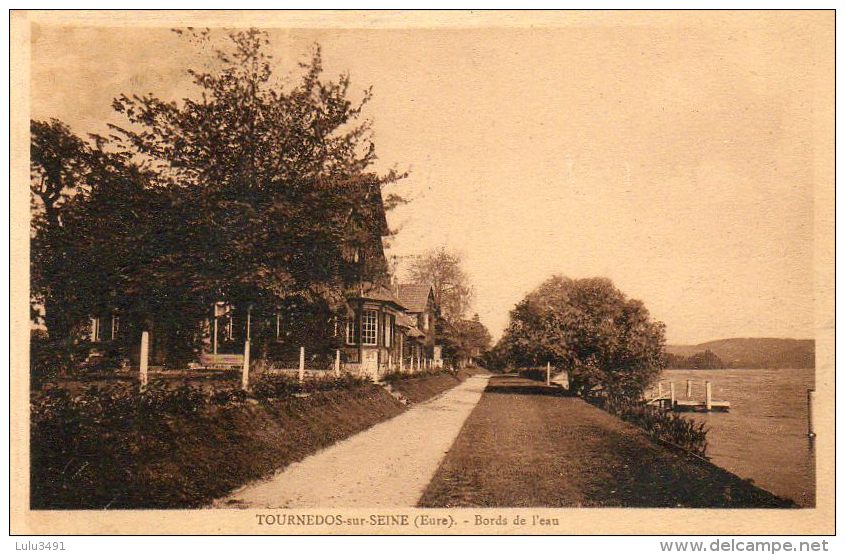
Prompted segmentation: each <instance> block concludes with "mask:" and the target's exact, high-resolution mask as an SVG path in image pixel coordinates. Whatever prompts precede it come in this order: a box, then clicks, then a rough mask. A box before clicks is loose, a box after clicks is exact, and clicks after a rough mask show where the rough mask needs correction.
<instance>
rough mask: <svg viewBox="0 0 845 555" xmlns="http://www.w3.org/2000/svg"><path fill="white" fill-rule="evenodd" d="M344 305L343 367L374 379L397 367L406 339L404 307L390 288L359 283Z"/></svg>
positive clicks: (376, 284)
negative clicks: (345, 313)
mask: <svg viewBox="0 0 845 555" xmlns="http://www.w3.org/2000/svg"><path fill="white" fill-rule="evenodd" d="M347 305H348V316H347V319H346V324H345V326H344V329H343V331H344V338H343V348H342V349H341V351H342V353H343V355H344V357H343V358H344V360H345V367H346V368H347V369H348V370H351V371H353V372H354V371H357V373H359V374H363V375H367V376H373V377H376V378H377V377H378V376H380V375H383V374H386V373H388V372H391V371H395V370H397V369H398V368H399V366H400V357H401V356H402V352H403V349H404V348H405V345H406V343H407V342H408V339H407V333H406V330H405V329H404V326H403V322H404V319H405V318H406V316H405V312H404V310H405V307H404V306H403V305H402V303H401V302H400V301H399V299H397V298H396V295H394V294H393V291H391V289H390V288H389V287H387V286H385V285H383V284H378V283H366V284H361V286H360V287H359V288H358V289H357V290H353V291H351V292H349V293H348V295H347Z"/></svg>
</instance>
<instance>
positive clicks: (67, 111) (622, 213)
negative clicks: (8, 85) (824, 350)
mask: <svg viewBox="0 0 845 555" xmlns="http://www.w3.org/2000/svg"><path fill="white" fill-rule="evenodd" d="M752 15H753V17H752V16H749V12H743V13H740V14H734V15H733V16H731V17H728V16H726V15H725V14H719V13H718V12H706V13H699V12H685V13H683V14H678V15H676V16H672V17H669V18H661V19H659V20H655V21H654V22H653V23H650V22H649V21H648V20H644V19H643V18H642V17H639V18H632V19H631V23H630V24H627V23H626V21H627V20H625V19H624V18H622V17H616V18H613V19H612V20H608V19H607V18H605V17H598V16H597V17H595V18H591V17H590V16H589V15H588V16H583V15H582V16H581V17H579V18H577V21H575V20H573V22H572V24H565V21H564V24H562V25H559V26H538V27H533V28H518V27H501V26H499V27H490V28H485V27H483V26H482V27H472V26H468V27H460V28H455V27H449V28H415V29H386V28H351V29H314V28H298V29H270V30H269V33H270V39H271V43H272V45H271V49H272V51H273V54H274V58H275V60H276V64H277V68H276V69H277V71H278V72H279V73H280V74H282V75H291V74H295V72H296V62H297V61H304V60H306V59H307V56H308V51H309V48H310V46H311V45H312V44H313V43H314V42H315V41H316V42H319V44H320V45H321V46H322V48H323V59H324V68H325V73H326V74H327V75H328V76H334V75H337V74H339V73H341V72H349V73H350V75H351V77H352V88H353V89H354V91H355V93H354V94H355V95H359V94H360V92H359V91H361V90H363V89H364V88H366V87H369V86H372V87H373V99H372V101H371V102H370V103H369V104H368V106H367V108H366V110H365V115H366V116H367V117H368V118H371V119H372V120H373V129H374V140H375V145H376V149H377V153H378V156H379V161H378V163H377V167H378V169H380V170H387V169H389V168H391V167H396V168H397V169H399V170H408V171H409V172H410V175H409V177H408V178H407V179H405V180H404V181H402V182H400V183H399V184H397V185H395V186H393V187H394V189H393V190H394V191H395V192H397V193H400V194H402V195H403V196H405V197H407V198H408V199H409V200H410V202H409V203H408V204H407V205H405V206H402V207H400V208H397V209H396V210H394V211H392V212H391V213H390V214H389V222H390V225H391V226H392V227H393V228H395V229H397V230H398V233H397V235H396V236H395V237H394V238H393V239H392V240H391V245H390V248H389V249H388V256H396V257H397V259H398V260H400V262H401V263H403V264H407V262H408V261H409V260H410V257H412V256H414V255H416V254H419V253H421V252H423V251H425V250H427V249H430V248H434V247H439V246H441V245H445V246H446V247H447V248H449V249H451V250H454V251H457V252H459V253H461V254H462V255H463V258H464V264H465V269H466V271H467V273H468V274H469V276H470V278H471V281H472V283H473V285H474V288H475V301H474V307H473V312H478V314H479V315H480V317H481V320H482V322H484V323H485V324H486V325H487V326H488V327H489V328H490V330H491V332H492V333H493V335H494V337H497V336H498V335H499V334H500V333H501V331H502V329H503V328H504V327H505V326H506V325H507V322H508V312H509V310H511V309H512V308H513V306H514V305H515V304H516V303H517V302H518V301H519V300H520V299H521V298H522V297H523V296H524V295H525V294H526V293H527V292H529V291H530V290H532V289H533V288H535V287H536V286H538V285H539V284H540V283H541V282H542V281H543V280H545V279H546V278H548V277H550V276H551V275H553V274H563V275H566V276H569V277H573V278H580V277H591V276H606V277H609V278H610V279H612V280H613V282H614V283H615V284H616V285H617V287H619V288H620V289H621V290H622V291H623V292H625V293H626V294H627V295H628V296H630V297H633V298H637V299H641V300H642V301H643V302H644V303H645V305H646V306H647V308H648V309H649V310H650V312H651V314H652V315H653V316H654V317H655V318H656V319H658V320H661V321H663V322H665V323H666V325H667V338H668V341H669V342H670V343H698V342H703V341H707V340H712V339H718V338H726V337H797V338H804V337H812V336H813V330H814V326H813V323H814V322H813V319H814V311H813V309H814V306H813V301H814V299H813V234H814V228H813V226H814V221H813V190H814V187H817V186H819V184H818V183H816V182H814V169H813V160H814V157H815V156H816V152H815V149H816V148H817V144H818V142H817V133H818V130H817V129H815V128H814V126H813V119H812V114H813V111H814V110H816V109H818V102H819V95H818V91H819V85H818V84H819V83H822V82H825V79H826V78H827V77H828V76H829V75H830V74H831V72H832V67H833V66H832V57H831V56H830V54H831V53H832V44H833V42H832V41H833V31H832V16H830V15H828V14H825V13H821V12H815V13H803V14H796V13H794V12H793V13H787V12H769V13H767V14H762V15H761V14H752ZM207 57H208V52H202V51H198V50H196V48H194V47H192V46H191V45H190V44H189V43H187V41H185V40H184V39H180V38H179V37H178V36H177V35H176V34H174V33H172V32H170V31H169V30H168V29H167V28H131V27H130V28H127V27H122V28H113V27H98V28H95V27H68V26H51V25H39V26H37V27H35V28H34V29H33V34H32V65H31V117H33V118H36V119H44V118H48V117H56V118H59V119H61V120H63V121H65V122H66V123H68V124H69V125H70V126H71V128H72V129H74V130H75V131H76V132H77V133H80V134H83V133H87V132H98V133H102V132H104V131H105V129H106V128H105V122H107V121H113V122H120V121H121V120H120V119H119V117H118V116H117V114H114V112H113V111H112V110H111V107H110V104H111V100H112V98H114V97H116V96H117V95H119V94H121V93H147V92H154V93H155V94H157V95H158V96H160V97H162V98H168V99H173V100H178V99H179V98H182V97H183V96H185V95H186V94H191V87H190V82H189V79H188V77H187V75H186V74H185V69H186V68H187V67H197V66H198V65H201V64H203V63H205V60H207V59H208V58H207Z"/></svg>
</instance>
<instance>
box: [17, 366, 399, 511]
mask: <svg viewBox="0 0 845 555" xmlns="http://www.w3.org/2000/svg"><path fill="white" fill-rule="evenodd" d="M120 387H125V386H120ZM255 389H256V393H255V395H254V396H252V397H246V396H245V395H243V394H241V393H240V392H238V391H237V390H235V389H232V390H218V391H215V392H213V393H212V392H203V391H202V390H199V389H197V388H186V387H181V388H177V389H175V390H172V389H170V390H152V391H150V392H149V393H148V394H146V395H138V394H136V393H134V392H133V391H131V390H126V391H124V390H122V389H116V390H112V389H106V390H103V389H96V390H94V391H85V392H83V393H69V392H67V390H57V391H53V392H47V393H42V394H39V395H37V396H36V397H34V398H33V401H32V407H33V414H32V430H31V456H32V459H31V490H30V504H31V507H32V508H33V509H105V508H110V509H119V508H150V509H153V508H158V509H163V508H191V507H201V506H204V505H206V504H207V503H209V502H210V501H212V500H213V499H215V498H218V497H221V496H223V495H225V494H226V493H228V492H229V491H231V490H232V489H234V488H236V487H238V486H240V485H242V484H245V483H247V482H249V481H251V480H255V479H258V478H261V477H263V476H265V475H267V474H269V473H271V472H273V471H274V470H276V469H279V468H282V467H284V466H286V465H288V464H290V463H292V462H295V461H298V460H301V459H303V458H304V457H306V456H307V455H309V454H311V453H314V452H315V451H317V450H319V449H321V448H324V447H327V446H329V445H331V444H332V443H334V442H336V441H338V440H340V439H344V438H346V437H349V436H351V435H353V434H355V433H357V432H360V431H362V430H364V429H366V428H369V427H370V426H372V425H374V424H376V423H378V422H381V421H384V420H387V419H389V418H392V417H394V416H396V415H397V414H399V413H400V412H401V411H402V410H403V407H402V405H401V404H400V403H399V402H398V401H396V399H394V398H393V397H391V396H390V395H389V394H388V393H387V392H386V391H385V390H384V389H383V388H381V387H379V386H377V385H374V384H371V383H367V382H363V381H355V380H338V381H337V382H326V383H322V384H316V385H314V386H310V389H309V391H297V390H296V386H295V385H294V384H291V383H290V382H289V381H287V382H286V381H285V380H275V381H272V382H266V383H262V384H256V388H255ZM292 393H299V394H302V393H307V396H297V395H293V394H292Z"/></svg>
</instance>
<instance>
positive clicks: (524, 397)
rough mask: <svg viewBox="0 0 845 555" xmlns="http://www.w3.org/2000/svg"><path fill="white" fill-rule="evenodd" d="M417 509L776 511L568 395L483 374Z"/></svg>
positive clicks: (738, 483) (775, 503)
mask: <svg viewBox="0 0 845 555" xmlns="http://www.w3.org/2000/svg"><path fill="white" fill-rule="evenodd" d="M420 506H423V507H784V506H790V503H789V502H788V501H786V500H783V499H780V498H778V497H775V496H774V495H772V494H770V493H768V492H766V491H764V490H762V489H760V488H757V487H755V486H754V485H752V484H750V483H749V482H746V481H744V480H741V479H739V478H738V477H736V476H735V475H733V474H730V473H729V472H727V471H724V470H722V469H720V468H718V467H716V466H714V465H712V464H710V463H708V462H706V461H701V460H699V459H696V458H693V457H691V456H688V455H686V454H684V453H682V452H679V451H676V450H674V449H670V448H667V447H664V446H662V445H659V444H657V443H655V442H654V441H652V440H651V439H650V438H649V437H648V436H647V435H646V434H645V432H643V431H642V430H640V429H638V428H635V427H634V426H631V425H629V424H627V423H625V422H622V421H621V420H619V419H618V418H616V417H614V416H612V415H610V414H608V413H606V412H604V411H602V410H600V409H598V408H596V407H594V406H592V405H589V404H587V403H585V402H584V401H583V400H581V399H578V398H575V397H564V396H560V395H558V394H557V392H555V391H554V390H553V389H551V388H546V387H545V386H542V385H538V382H531V381H529V380H526V379H522V378H515V377H513V378H512V377H494V378H491V380H490V384H489V387H488V389H487V391H486V392H485V393H484V396H483V397H482V399H481V402H480V403H479V404H478V406H477V407H476V408H475V410H474V411H473V413H472V415H471V416H470V417H469V418H468V419H467V422H466V424H465V425H464V427H463V429H462V430H461V433H460V435H459V436H458V438H457V439H456V440H455V443H454V445H453V446H452V448H451V449H450V451H449V454H448V455H447V457H446V458H445V459H444V461H443V464H442V465H441V466H440V468H439V469H438V471H437V474H436V475H435V477H434V479H433V480H432V482H431V484H429V486H428V488H427V489H426V492H425V494H424V495H423V497H422V499H421V500H420Z"/></svg>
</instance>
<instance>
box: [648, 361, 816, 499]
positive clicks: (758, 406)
mask: <svg viewBox="0 0 845 555" xmlns="http://www.w3.org/2000/svg"><path fill="white" fill-rule="evenodd" d="M814 374H815V373H814V370H813V369H812V368H809V369H798V370H666V371H665V372H664V374H663V379H664V380H669V381H673V382H675V390H676V392H677V396H678V398H679V399H683V398H685V396H686V380H687V379H691V380H693V391H692V398H694V399H702V400H703V399H704V381H705V380H709V381H710V382H712V384H713V399H718V400H721V401H730V403H731V410H730V412H727V413H723V412H713V413H709V414H706V413H689V416H690V417H692V418H695V419H696V420H700V421H703V422H706V423H707V425H708V427H709V428H710V432H709V433H708V434H707V443H708V447H707V455H708V456H709V457H710V459H711V460H712V461H713V463H715V464H717V465H719V466H721V467H722V468H725V469H727V470H729V471H731V472H733V473H734V474H736V475H737V476H739V477H741V478H751V479H752V480H754V483H755V484H757V485H758V486H760V487H762V488H763V489H766V490H769V491H771V492H773V493H775V494H777V495H781V496H783V497H789V498H791V499H792V500H794V501H795V502H796V503H798V504H799V505H802V506H804V507H813V506H815V480H816V477H815V459H814V452H813V446H812V442H811V441H810V440H809V439H808V438H807V390H808V389H813V387H814Z"/></svg>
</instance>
